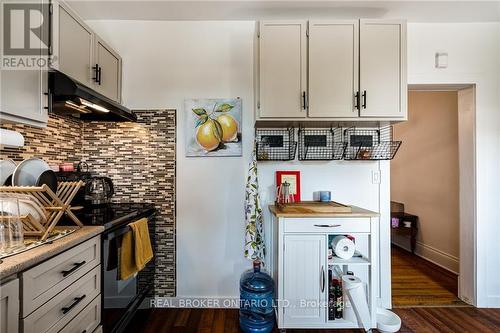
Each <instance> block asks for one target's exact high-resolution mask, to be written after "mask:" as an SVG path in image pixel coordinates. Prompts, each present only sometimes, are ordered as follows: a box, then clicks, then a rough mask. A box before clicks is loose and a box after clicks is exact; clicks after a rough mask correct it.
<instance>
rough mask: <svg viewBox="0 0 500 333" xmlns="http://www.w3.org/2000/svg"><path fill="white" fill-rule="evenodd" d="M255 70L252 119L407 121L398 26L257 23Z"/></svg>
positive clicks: (402, 35)
mask: <svg viewBox="0 0 500 333" xmlns="http://www.w3.org/2000/svg"><path fill="white" fill-rule="evenodd" d="M258 68H259V69H258V74H259V78H258V80H257V82H258V98H257V117H256V119H257V120H287V119H288V120H339V121H343V120H347V121H363V120H367V121H373V120H378V121H402V120H405V119H406V117H407V105H406V99H407V83H406V22H405V21H402V20H344V21H309V22H308V24H306V22H304V21H292V22H290V21H284V22H280V21H264V22H260V38H259V57H258ZM306 69H307V71H306ZM305 72H307V75H306V73H305ZM298 118H302V119H298Z"/></svg>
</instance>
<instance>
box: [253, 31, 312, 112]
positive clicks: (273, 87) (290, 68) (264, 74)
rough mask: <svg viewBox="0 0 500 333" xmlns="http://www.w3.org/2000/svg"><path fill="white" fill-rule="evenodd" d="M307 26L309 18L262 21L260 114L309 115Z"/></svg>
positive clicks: (260, 36) (260, 35)
mask: <svg viewBox="0 0 500 333" xmlns="http://www.w3.org/2000/svg"><path fill="white" fill-rule="evenodd" d="M306 29H307V22H306V21H284V22H273V21H266V22H261V24H260V31H259V41H260V43H259V46H260V47H259V60H260V64H259V77H260V80H259V83H260V84H259V102H258V104H259V105H258V112H259V115H260V117H262V118H304V117H306V108H307V105H306V103H307V100H306V99H307V96H306V94H307V86H306V75H307V72H306V67H307V62H306V53H307V47H306V43H307V36H306Z"/></svg>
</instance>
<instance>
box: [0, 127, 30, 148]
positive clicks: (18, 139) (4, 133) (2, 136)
mask: <svg viewBox="0 0 500 333" xmlns="http://www.w3.org/2000/svg"><path fill="white" fill-rule="evenodd" d="M0 146H3V147H22V146H24V137H23V136H22V134H21V133H18V132H16V131H11V130H8V129H5V128H0Z"/></svg>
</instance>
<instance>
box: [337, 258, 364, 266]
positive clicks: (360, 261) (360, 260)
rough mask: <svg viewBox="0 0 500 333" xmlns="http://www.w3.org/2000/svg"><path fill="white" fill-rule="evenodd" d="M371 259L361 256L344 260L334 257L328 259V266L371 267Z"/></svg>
mask: <svg viewBox="0 0 500 333" xmlns="http://www.w3.org/2000/svg"><path fill="white" fill-rule="evenodd" d="M370 264H371V262H370V259H368V258H366V257H363V256H360V257H352V258H351V259H342V258H339V257H337V256H333V258H332V259H328V265H329V266H333V265H370Z"/></svg>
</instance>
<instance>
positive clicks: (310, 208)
mask: <svg viewBox="0 0 500 333" xmlns="http://www.w3.org/2000/svg"><path fill="white" fill-rule="evenodd" d="M317 205H321V204H320V203H312V204H311V205H309V204H307V203H300V204H298V205H297V204H296V205H292V206H285V207H284V208H281V207H277V206H276V205H269V210H270V211H271V213H272V214H273V215H275V216H276V217H325V218H327V217H378V216H379V215H380V214H379V213H377V212H372V211H371V210H367V209H363V208H360V207H356V206H345V205H342V204H338V205H339V209H338V211H334V210H335V209H332V210H333V211H332V212H324V210H325V209H322V208H321V209H316V206H317Z"/></svg>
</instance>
